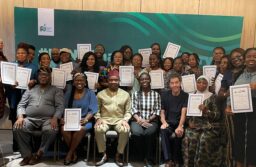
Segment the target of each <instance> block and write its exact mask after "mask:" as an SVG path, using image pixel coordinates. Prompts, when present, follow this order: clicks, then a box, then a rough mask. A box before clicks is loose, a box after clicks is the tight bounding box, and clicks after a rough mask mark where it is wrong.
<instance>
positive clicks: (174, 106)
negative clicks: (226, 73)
mask: <svg viewBox="0 0 256 167" xmlns="http://www.w3.org/2000/svg"><path fill="white" fill-rule="evenodd" d="M169 87H170V90H168V91H166V92H163V94H162V96H161V99H162V100H161V103H162V104H161V107H162V109H161V113H160V116H161V122H162V125H161V130H160V132H161V138H162V149H163V156H164V161H165V166H166V167H172V166H175V163H178V164H181V163H182V154H181V137H182V136H183V134H184V128H183V124H184V122H185V119H186V112H187V102H188V94H187V93H185V92H183V91H182V90H181V76H180V75H179V74H177V73H173V74H172V75H171V76H170V79H169Z"/></svg>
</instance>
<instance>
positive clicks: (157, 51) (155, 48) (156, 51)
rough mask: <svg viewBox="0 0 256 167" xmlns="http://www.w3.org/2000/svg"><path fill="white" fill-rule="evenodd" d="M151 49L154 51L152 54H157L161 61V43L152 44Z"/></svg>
mask: <svg viewBox="0 0 256 167" xmlns="http://www.w3.org/2000/svg"><path fill="white" fill-rule="evenodd" d="M150 48H151V49H152V54H155V55H156V56H157V57H158V58H159V60H161V47H160V44H159V43H153V44H151V46H150Z"/></svg>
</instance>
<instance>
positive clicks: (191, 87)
mask: <svg viewBox="0 0 256 167" xmlns="http://www.w3.org/2000/svg"><path fill="white" fill-rule="evenodd" d="M181 77H182V83H181V87H182V89H183V91H184V92H186V93H192V92H195V91H196V77H195V74H191V75H184V76H181Z"/></svg>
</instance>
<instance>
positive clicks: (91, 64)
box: [78, 52, 101, 91]
mask: <svg viewBox="0 0 256 167" xmlns="http://www.w3.org/2000/svg"><path fill="white" fill-rule="evenodd" d="M99 70H100V67H99V64H98V59H97V55H96V54H95V53H93V52H87V53H85V54H84V56H83V59H82V62H81V64H80V66H79V68H78V71H79V72H81V73H84V72H94V73H99ZM95 89H97V90H98V91H99V90H100V89H101V87H100V84H99V83H98V82H97V83H96V84H95Z"/></svg>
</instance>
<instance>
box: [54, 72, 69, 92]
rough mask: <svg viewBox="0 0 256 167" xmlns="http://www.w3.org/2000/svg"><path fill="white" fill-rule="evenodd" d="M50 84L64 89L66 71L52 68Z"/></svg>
mask: <svg viewBox="0 0 256 167" xmlns="http://www.w3.org/2000/svg"><path fill="white" fill-rule="evenodd" d="M52 85H53V86H56V87H57V88H60V89H64V88H65V87H66V73H65V71H64V70H60V69H58V68H53V69H52Z"/></svg>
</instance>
